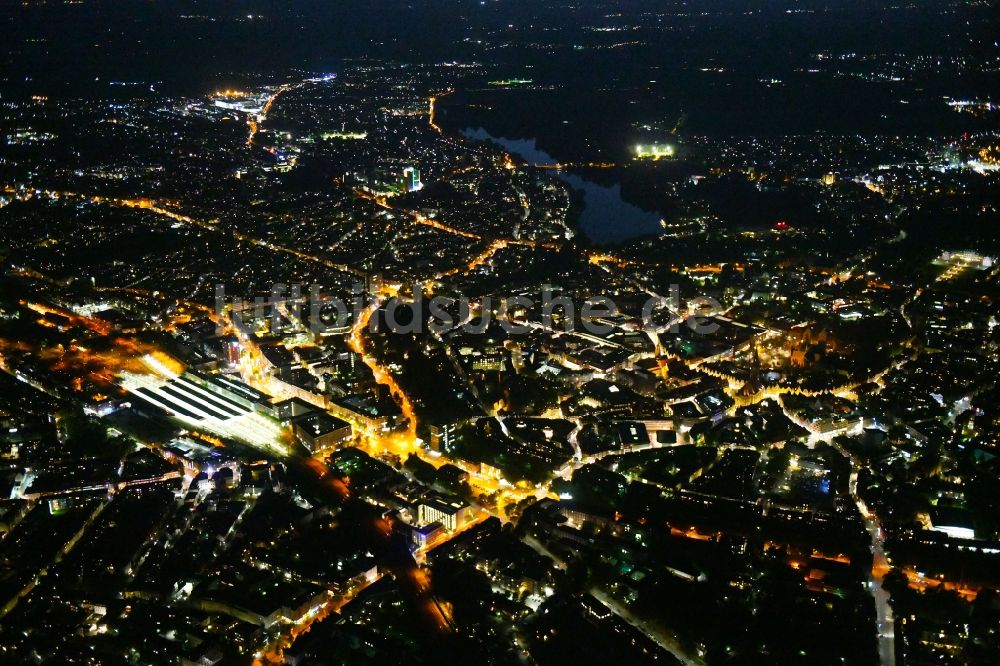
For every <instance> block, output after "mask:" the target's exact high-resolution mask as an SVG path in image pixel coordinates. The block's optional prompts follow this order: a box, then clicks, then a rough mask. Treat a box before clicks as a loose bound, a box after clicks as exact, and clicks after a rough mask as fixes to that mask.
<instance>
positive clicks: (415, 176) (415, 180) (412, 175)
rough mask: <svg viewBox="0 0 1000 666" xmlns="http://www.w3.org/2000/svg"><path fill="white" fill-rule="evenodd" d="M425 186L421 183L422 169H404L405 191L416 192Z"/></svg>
mask: <svg viewBox="0 0 1000 666" xmlns="http://www.w3.org/2000/svg"><path fill="white" fill-rule="evenodd" d="M423 186H424V184H423V183H422V182H420V169H418V168H417V167H406V168H405V169H403V189H404V190H406V191H407V192H416V191H417V190H419V189H420V188H422V187H423Z"/></svg>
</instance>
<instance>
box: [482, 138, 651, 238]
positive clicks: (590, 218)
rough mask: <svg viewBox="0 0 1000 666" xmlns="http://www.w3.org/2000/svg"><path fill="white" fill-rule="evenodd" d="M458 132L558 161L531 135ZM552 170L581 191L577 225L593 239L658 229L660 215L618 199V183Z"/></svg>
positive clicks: (530, 157)
mask: <svg viewBox="0 0 1000 666" xmlns="http://www.w3.org/2000/svg"><path fill="white" fill-rule="evenodd" d="M462 135H463V136H465V137H467V138H470V139H477V140H479V141H492V142H493V143H495V144H497V145H499V146H501V147H503V149H504V150H506V151H507V152H509V153H514V154H516V155H519V156H521V157H522V158H524V159H525V160H526V161H528V162H531V163H534V164H554V163H556V162H558V160H556V159H555V158H553V157H552V156H551V155H549V154H548V153H546V152H545V151H543V150H540V149H539V148H538V145H537V143H536V141H535V139H507V138H504V137H495V136H492V135H491V134H490V133H489V132H487V131H486V130H485V129H483V128H481V127H480V128H475V129H473V128H468V129H465V130H462ZM554 173H555V174H556V176H557V177H558V178H559V179H560V180H562V181H563V182H565V183H566V184H568V185H569V186H570V187H572V188H574V189H576V190H580V191H582V192H583V211H582V212H581V214H580V229H581V230H582V231H583V233H584V234H586V236H587V238H589V239H590V240H592V241H593V242H594V243H598V244H601V245H615V244H618V243H622V242H624V241H627V240H630V239H632V238H638V237H639V236H648V235H650V234H655V233H659V232H660V231H661V229H662V228H661V227H660V216H659V215H658V214H656V213H651V212H649V211H647V210H643V209H642V208H640V207H638V206H636V205H635V204H631V203H629V202H627V201H625V200H624V199H622V196H621V185H619V184H617V183H616V184H615V185H610V186H609V185H601V184H599V183H594V182H592V181H589V180H587V179H586V178H584V177H582V176H579V175H577V174H575V173H570V172H567V171H556V172H554Z"/></svg>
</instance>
